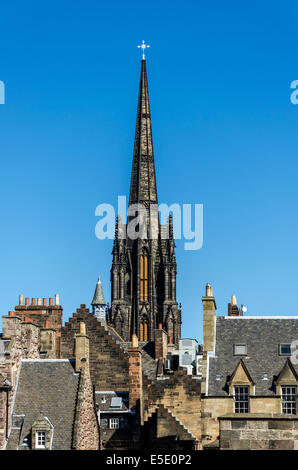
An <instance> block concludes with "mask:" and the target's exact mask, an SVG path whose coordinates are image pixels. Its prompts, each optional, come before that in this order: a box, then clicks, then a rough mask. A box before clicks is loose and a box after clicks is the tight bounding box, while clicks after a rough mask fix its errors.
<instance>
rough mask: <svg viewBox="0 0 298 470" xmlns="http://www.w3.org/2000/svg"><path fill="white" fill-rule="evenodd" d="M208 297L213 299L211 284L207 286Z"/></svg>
mask: <svg viewBox="0 0 298 470" xmlns="http://www.w3.org/2000/svg"><path fill="white" fill-rule="evenodd" d="M206 297H213V289H212V287H211V285H210V284H209V282H208V284H207V285H206Z"/></svg>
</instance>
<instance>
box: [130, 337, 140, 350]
mask: <svg viewBox="0 0 298 470" xmlns="http://www.w3.org/2000/svg"><path fill="white" fill-rule="evenodd" d="M131 346H132V348H138V347H139V341H138V337H137V335H132V344H131Z"/></svg>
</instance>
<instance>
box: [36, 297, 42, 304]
mask: <svg viewBox="0 0 298 470" xmlns="http://www.w3.org/2000/svg"><path fill="white" fill-rule="evenodd" d="M37 305H41V297H38V299H37Z"/></svg>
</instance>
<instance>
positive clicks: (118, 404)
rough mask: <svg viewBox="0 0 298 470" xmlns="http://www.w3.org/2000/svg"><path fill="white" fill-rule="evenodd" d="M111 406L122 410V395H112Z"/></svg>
mask: <svg viewBox="0 0 298 470" xmlns="http://www.w3.org/2000/svg"><path fill="white" fill-rule="evenodd" d="M110 408H116V409H118V410H121V408H122V398H121V397H112V399H111V404H110Z"/></svg>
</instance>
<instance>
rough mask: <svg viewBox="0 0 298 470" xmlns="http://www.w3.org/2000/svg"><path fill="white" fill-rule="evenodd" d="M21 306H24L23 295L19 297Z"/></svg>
mask: <svg viewBox="0 0 298 470" xmlns="http://www.w3.org/2000/svg"><path fill="white" fill-rule="evenodd" d="M19 305H24V296H23V294H20V295H19Z"/></svg>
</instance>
